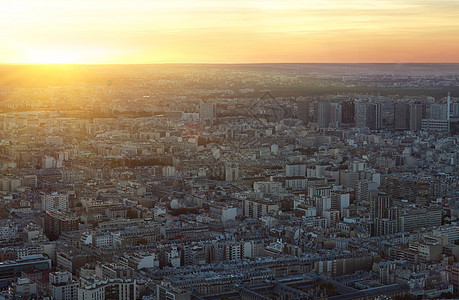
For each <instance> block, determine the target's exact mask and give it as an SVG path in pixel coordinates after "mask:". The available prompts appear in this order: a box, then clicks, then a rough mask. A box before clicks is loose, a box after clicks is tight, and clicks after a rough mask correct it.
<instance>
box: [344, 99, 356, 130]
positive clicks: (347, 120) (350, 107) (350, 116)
mask: <svg viewBox="0 0 459 300" xmlns="http://www.w3.org/2000/svg"><path fill="white" fill-rule="evenodd" d="M354 117H355V105H354V102H353V101H343V102H341V122H342V124H343V125H353V124H354Z"/></svg>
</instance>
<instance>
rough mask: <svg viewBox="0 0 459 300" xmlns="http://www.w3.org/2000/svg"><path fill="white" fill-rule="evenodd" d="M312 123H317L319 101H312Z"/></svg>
mask: <svg viewBox="0 0 459 300" xmlns="http://www.w3.org/2000/svg"><path fill="white" fill-rule="evenodd" d="M310 121H312V122H318V121H319V101H318V100H314V102H312V120H310Z"/></svg>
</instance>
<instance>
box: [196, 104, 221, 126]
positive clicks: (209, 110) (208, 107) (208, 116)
mask: <svg viewBox="0 0 459 300" xmlns="http://www.w3.org/2000/svg"><path fill="white" fill-rule="evenodd" d="M216 118H217V109H216V104H215V103H204V102H201V103H200V104H199V119H200V120H201V121H205V120H207V121H214V120H215V119H216Z"/></svg>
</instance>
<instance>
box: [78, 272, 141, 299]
mask: <svg viewBox="0 0 459 300" xmlns="http://www.w3.org/2000/svg"><path fill="white" fill-rule="evenodd" d="M108 294H110V299H118V300H135V299H136V294H137V284H136V281H135V280H132V279H118V278H117V279H107V280H99V279H98V278H96V277H91V278H82V279H81V287H80V288H78V300H105V299H106V298H108ZM106 296H107V297H106Z"/></svg>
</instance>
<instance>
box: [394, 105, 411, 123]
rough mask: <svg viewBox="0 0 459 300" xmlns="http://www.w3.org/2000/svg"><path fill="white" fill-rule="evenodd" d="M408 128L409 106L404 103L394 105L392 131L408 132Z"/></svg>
mask: <svg viewBox="0 0 459 300" xmlns="http://www.w3.org/2000/svg"><path fill="white" fill-rule="evenodd" d="M409 128H410V105H409V104H408V103H406V102H398V103H395V104H394V129H395V130H408V129H409Z"/></svg>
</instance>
